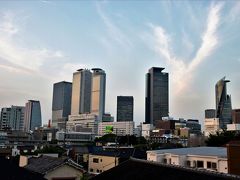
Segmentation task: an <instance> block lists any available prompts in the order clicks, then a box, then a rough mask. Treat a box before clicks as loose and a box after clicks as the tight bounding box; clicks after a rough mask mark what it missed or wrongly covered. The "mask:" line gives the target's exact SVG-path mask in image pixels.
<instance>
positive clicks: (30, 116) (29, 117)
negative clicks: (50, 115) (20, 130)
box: [24, 100, 42, 132]
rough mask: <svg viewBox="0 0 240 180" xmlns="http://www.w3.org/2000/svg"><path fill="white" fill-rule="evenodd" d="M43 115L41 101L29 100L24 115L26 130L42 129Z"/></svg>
mask: <svg viewBox="0 0 240 180" xmlns="http://www.w3.org/2000/svg"><path fill="white" fill-rule="evenodd" d="M41 125H42V115H41V105H40V101H36V100H28V102H27V103H26V106H25V113H24V130H25V131H26V132H28V131H30V130H31V131H34V129H35V128H38V127H41Z"/></svg>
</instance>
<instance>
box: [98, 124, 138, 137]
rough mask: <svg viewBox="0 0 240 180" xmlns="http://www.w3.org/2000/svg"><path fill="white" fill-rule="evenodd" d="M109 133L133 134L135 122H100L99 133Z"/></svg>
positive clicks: (119, 134)
mask: <svg viewBox="0 0 240 180" xmlns="http://www.w3.org/2000/svg"><path fill="white" fill-rule="evenodd" d="M109 133H113V134H116V135H117V136H125V135H133V134H134V122H133V121H122V122H100V123H99V124H98V135H100V136H103V135H105V134H109Z"/></svg>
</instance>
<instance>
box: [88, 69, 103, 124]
mask: <svg viewBox="0 0 240 180" xmlns="http://www.w3.org/2000/svg"><path fill="white" fill-rule="evenodd" d="M92 71H93V74H92V96H91V100H92V101H91V113H93V114H96V115H97V116H98V120H99V121H102V118H103V115H104V112H105V92H106V73H105V71H104V70H102V69H100V68H93V69H92Z"/></svg>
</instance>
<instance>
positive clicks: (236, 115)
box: [232, 109, 240, 124]
mask: <svg viewBox="0 0 240 180" xmlns="http://www.w3.org/2000/svg"><path fill="white" fill-rule="evenodd" d="M232 122H233V123H234V124H240V109H233V110H232Z"/></svg>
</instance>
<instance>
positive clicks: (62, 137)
mask: <svg viewBox="0 0 240 180" xmlns="http://www.w3.org/2000/svg"><path fill="white" fill-rule="evenodd" d="M56 139H57V140H58V141H59V142H63V141H65V142H66V143H68V144H69V143H70V144H76V143H81V142H83V143H86V142H92V141H94V135H93V134H92V133H91V132H64V131H58V132H57V133H56Z"/></svg>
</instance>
